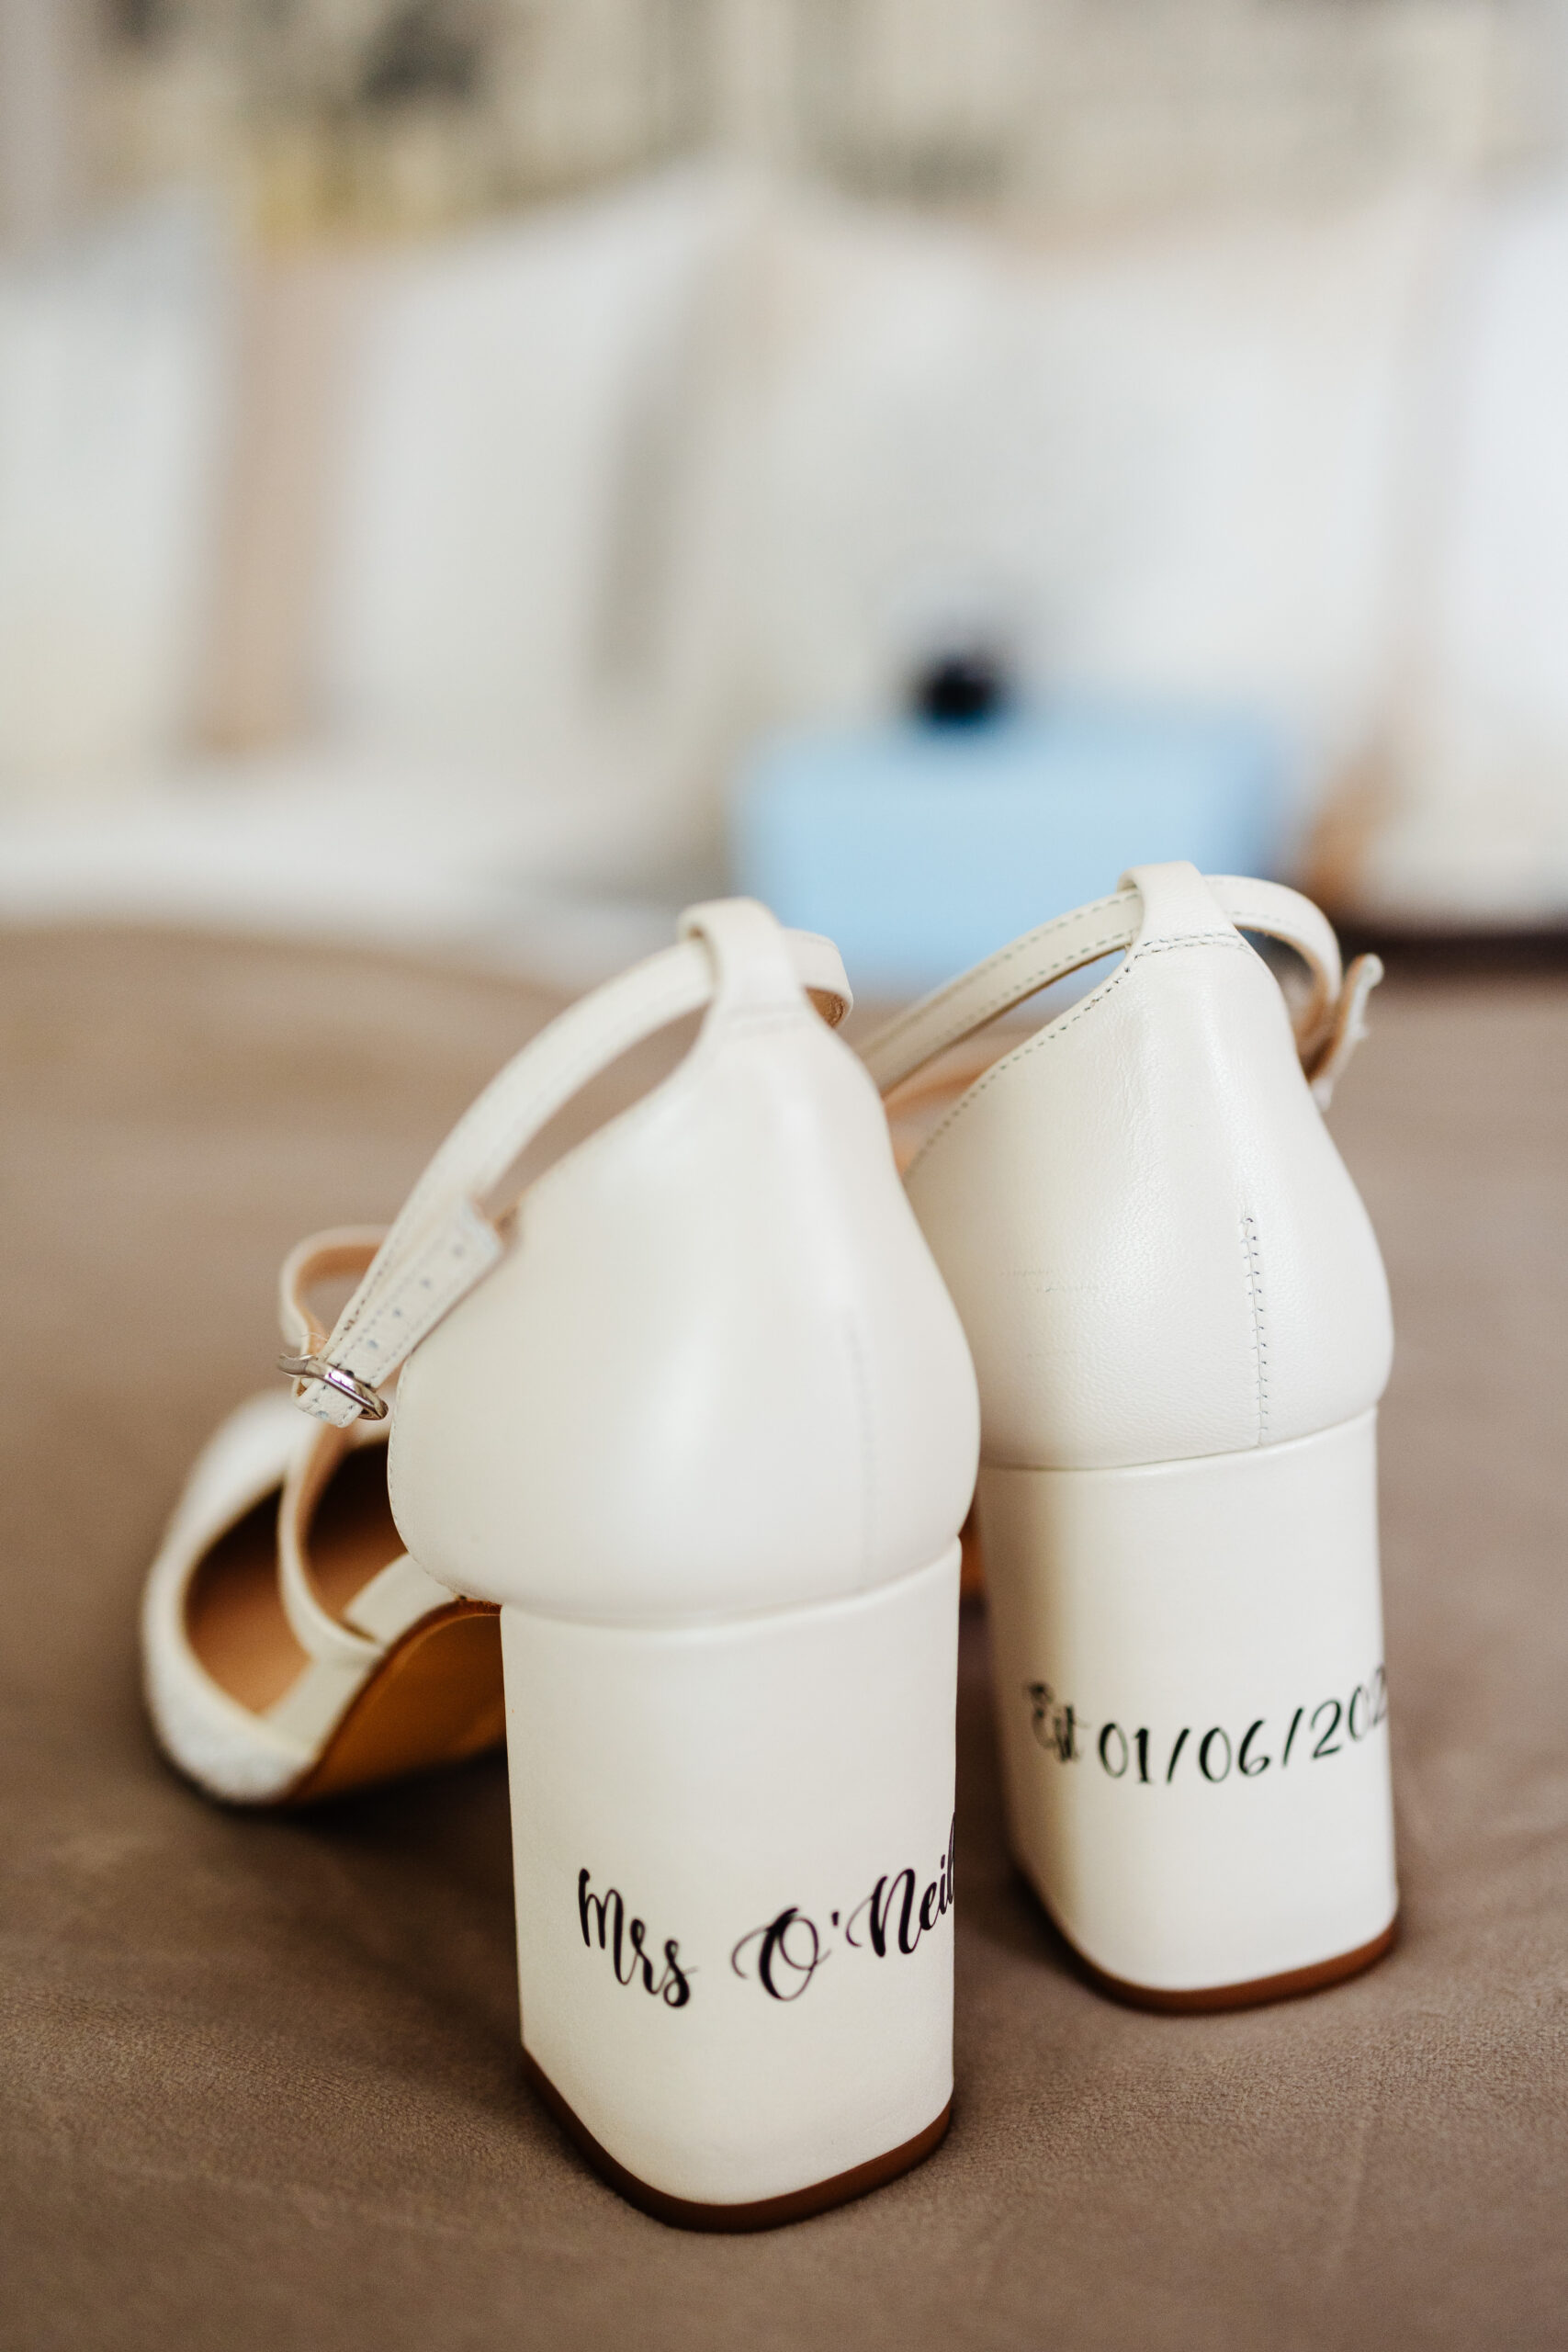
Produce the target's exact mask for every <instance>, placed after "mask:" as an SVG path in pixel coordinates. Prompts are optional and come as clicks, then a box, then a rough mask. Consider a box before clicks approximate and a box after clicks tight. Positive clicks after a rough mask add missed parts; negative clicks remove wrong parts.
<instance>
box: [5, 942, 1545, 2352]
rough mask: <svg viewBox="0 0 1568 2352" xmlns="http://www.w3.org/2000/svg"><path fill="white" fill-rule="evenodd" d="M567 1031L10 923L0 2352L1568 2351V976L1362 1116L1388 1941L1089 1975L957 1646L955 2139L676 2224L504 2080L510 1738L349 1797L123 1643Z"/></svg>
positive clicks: (431, 985)
mask: <svg viewBox="0 0 1568 2352" xmlns="http://www.w3.org/2000/svg"><path fill="white" fill-rule="evenodd" d="M546 1010H547V1006H546V1004H545V1002H544V1001H543V1000H541V999H539V998H536V997H530V996H529V995H528V994H526V993H525V992H524V991H521V990H519V989H515V988H513V987H510V986H507V985H504V984H502V983H500V982H494V983H492V982H489V981H485V980H480V979H474V978H465V977H461V976H453V975H450V974H441V973H436V972H431V971H426V970H423V969H420V968H417V967H412V966H400V965H398V964H396V963H392V962H386V963H380V964H378V963H374V962H371V961H369V960H367V959H364V958H357V957H349V956H343V957H333V956H328V955H316V956H308V957H303V958H302V957H299V956H289V955H287V954H285V953H283V952H281V951H278V950H274V949H270V948H259V947H245V946H235V945H215V944H203V943H200V942H197V941H190V940H179V939H168V938H158V937H135V936H128V937H115V936H112V935H106V934H96V935H79V936H65V935H58V934H55V935H39V936H36V937H30V938H29V937H16V936H13V937H8V938H4V939H0V1085H3V1090H4V1091H3V1100H4V1106H5V1130H4V1139H3V1142H4V1176H3V1193H0V1203H3V1216H4V1224H3V1227H0V1234H3V1240H4V1249H5V1273H6V1283H5V1291H4V1299H5V1324H4V1363H5V1369H4V1378H5V1384H6V1400H5V1410H4V1414H3V1416H0V1440H3V1444H4V1476H3V1477H0V1512H3V1513H4V1521H5V1541H4V1544H3V1547H0V1564H3V1571H4V1577H5V1587H4V1616H3V1619H0V1624H3V1627H4V1635H3V1644H0V1738H3V1741H4V1761H3V1768H0V1984H3V1993H0V1999H3V2004H4V2037H5V2038H4V2048H5V2075H4V2096H3V2098H0V2148H3V2155H0V2164H3V2166H4V2171H3V2177H0V2342H3V2343H4V2345H5V2346H7V2347H10V2346H16V2347H18V2348H20V2347H26V2352H55V2347H62V2352H63V2347H70V2352H81V2348H82V2347H94V2352H96V2347H121V2346H124V2347H136V2352H141V2348H142V2347H147V2352H152V2347H158V2348H159V2352H164V2347H168V2346H179V2347H181V2352H206V2347H209V2346H210V2347H223V2352H229V2347H233V2348H234V2352H280V2347H286V2348H287V2347H294V2346H301V2347H304V2346H310V2347H330V2352H336V2347H340V2346H341V2347H354V2348H355V2352H357V2347H360V2346H364V2347H366V2352H371V2347H374V2352H400V2347H403V2346H409V2347H415V2346H417V2347H420V2352H459V2347H462V2352H469V2347H473V2348H474V2352H479V2347H488V2346H528V2347H554V2346H593V2347H600V2346H604V2347H617V2352H665V2348H666V2347H668V2352H677V2347H680V2352H707V2347H712V2348H713V2352H720V2348H721V2347H722V2352H738V2348H739V2347H743V2352H782V2347H785V2346H790V2347H794V2346H813V2347H815V2346H824V2347H827V2346H832V2347H838V2346H845V2347H852V2352H882V2347H887V2352H919V2347H924V2346H933V2347H934V2346H944V2347H949V2346H951V2347H965V2346H1018V2347H1020V2352H1026V2348H1027V2352H1046V2347H1052V2348H1053V2352H1054V2347H1057V2346H1061V2347H1064V2352H1066V2347H1072V2348H1073V2352H1098V2347H1107V2352H1122V2347H1125V2348H1126V2352H1208V2347H1231V2346H1247V2347H1250V2346H1258V2347H1263V2346H1268V2347H1269V2352H1297V2347H1300V2352H1330V2348H1331V2347H1341V2346H1342V2347H1345V2352H1351V2347H1357V2352H1359V2347H1361V2346H1390V2347H1396V2352H1397V2347H1404V2346H1423V2347H1425V2346H1456V2347H1458V2346H1466V2347H1472V2346H1481V2347H1487V2352H1490V2347H1493V2346H1499V2347H1508V2352H1525V2347H1533V2346H1551V2345H1568V2144H1565V2143H1568V2002H1565V1999H1564V1992H1565V1987H1568V1606H1565V1602H1568V1412H1565V1409H1564V1407H1565V1401H1568V1248H1565V1244H1568V981H1563V980H1554V979H1551V978H1541V979H1537V980H1512V981H1505V980H1497V981H1492V982H1473V983H1471V984H1469V985H1461V984H1458V983H1455V982H1451V981H1442V980H1436V979H1426V980H1421V981H1416V980H1411V981H1410V982H1408V983H1406V984H1404V985H1403V986H1402V985H1401V984H1400V983H1399V981H1398V980H1397V978H1396V980H1395V981H1394V982H1393V984H1391V985H1390V986H1389V987H1388V988H1387V989H1384V991H1383V993H1382V998H1381V999H1380V1000H1379V1001H1378V1002H1377V1004H1376V1006H1375V1008H1374V1010H1375V1026H1374V1032H1373V1036H1372V1040H1371V1044H1370V1045H1369V1046H1367V1047H1366V1048H1365V1049H1364V1051H1363V1053H1362V1056H1361V1058H1360V1060H1359V1063H1358V1064H1357V1066H1356V1068H1355V1069H1354V1070H1353V1071H1352V1073H1351V1075H1350V1077H1349V1079H1348V1081H1347V1083H1346V1085H1345V1087H1344V1089H1343V1090H1342V1097H1341V1105H1340V1107H1339V1108H1338V1109H1337V1111H1336V1114H1335V1126H1336V1129H1337V1133H1338V1135H1339V1136H1340V1138H1341V1141H1342V1143H1343V1146H1344V1148H1345V1150H1346V1152H1347V1154H1348V1158H1349V1160H1350V1162H1351V1165H1352V1167H1353V1169H1354V1170H1355V1172H1356V1174H1357V1175H1358V1177H1359V1180H1360V1181H1361V1183H1362V1184H1363V1186H1364V1188H1365V1191H1366V1193H1367V1196H1368V1199H1369V1202H1370V1204H1371V1208H1372V1211H1373V1214H1374V1216H1375V1217H1376V1219H1377V1222H1378V1225H1379V1227H1380V1229H1381V1231H1382V1237H1383V1241H1384V1245H1385V1248H1386V1250H1387V1253H1388V1257H1389V1261H1390V1265H1391V1269H1392V1272H1393V1283H1394V1294H1395V1305H1396V1311H1397V1314H1398V1318H1399V1332H1400V1351H1399V1361H1398V1368H1397V1371H1396V1374H1395V1378H1394V1385H1393V1390H1392V1392H1391V1395H1390V1397H1389V1401H1388V1407H1387V1413H1386V1420H1385V1489H1384V1491H1385V1528H1386V1555H1387V1590H1388V1618H1389V1664H1390V1672H1391V1680H1392V1686H1393V1704H1394V1744H1395V1757H1396V1768H1397V1771H1398V1796H1399V1805H1400V1834H1401V1860H1402V1868H1403V1876H1404V1895H1405V1923H1406V1925H1405V1935H1404V1942H1403V1944H1402V1945H1401V1947H1400V1949H1399V1950H1398V1951H1397V1952H1396V1953H1395V1954H1394V1956H1393V1959H1392V1960H1390V1961H1389V1962H1386V1963H1385V1964H1384V1965H1383V1966H1382V1968H1381V1969H1379V1970H1378V1971H1376V1972H1375V1973H1373V1974H1371V1975H1370V1976H1368V1977H1366V1978H1364V1979H1362V1980H1361V1981H1359V1983H1356V1984H1353V1985H1348V1986H1346V1987H1344V1988H1342V1989H1340V1990H1338V1991H1337V1992H1333V1993H1330V1994H1327V1995H1325V1996H1320V1997H1319V1998H1317V1999H1315V2000H1312V2001H1306V2002H1301V2003H1298V2004H1296V2005H1294V2006H1289V2007H1280V2008H1276V2009H1271V2010H1260V2011H1255V2012H1253V2013H1251V2014H1248V2015H1243V2016H1236V2017H1231V2018H1217V2019H1202V2018H1152V2017H1144V2016H1140V2015H1136V2014H1134V2013H1132V2012H1130V2011H1126V2010H1122V2009H1119V2008H1116V2007H1111V2006H1110V2005H1108V2004H1107V2003H1106V2002H1104V2001H1103V2000H1101V1999H1100V1998H1099V1997H1098V1996H1096V1995H1094V1994H1093V1993H1091V1992H1089V1991H1088V1990H1087V1989H1085V1987H1084V1986H1082V1985H1080V1984H1079V1983H1078V1982H1077V1980H1076V1979H1075V1978H1074V1976H1073V1975H1072V1974H1071V1973H1070V1972H1069V1971H1068V1969H1067V1967H1066V1964H1065V1962H1064V1959H1063V1956H1062V1953H1061V1951H1060V1949H1059V1948H1058V1947H1057V1945H1056V1944H1055V1942H1054V1940H1053V1939H1052V1937H1051V1935H1050V1933H1049V1932H1048V1930H1047V1929H1046V1928H1045V1927H1044V1925H1043V1921H1042V1919H1041V1917H1040V1915H1039V1913H1038V1911H1037V1910H1036V1908H1035V1907H1034V1905H1033V1904H1032V1901H1031V1900H1030V1898H1029V1897H1028V1896H1027V1894H1025V1893H1024V1892H1023V1891H1022V1890H1021V1887H1020V1885H1019V1884H1018V1883H1017V1882H1016V1881H1015V1880H1014V1879H1013V1877H1012V1876H1011V1875H1010V1871H1009V1869H1008V1865H1007V1862H1006V1860H1005V1858H1004V1855H1003V1851H1002V1846H1001V1838H1000V1826H999V1815H998V1792H997V1781H996V1772H995V1768H994V1764H993V1759H992V1753H991V1744H990V1730H989V1714H988V1702H987V1693H986V1685H985V1661H984V1648H985V1625H984V1620H983V1617H981V1616H980V1615H978V1614H975V1615H973V1616H972V1617H971V1618H970V1620H969V1622H968V1623H967V1625H966V1630H965V1664H964V1690H963V1696H962V1704H961V1762H960V1774H961V1780H960V1805H961V1813H960V1823H961V1826H960V1852H961V1884H962V1902H961V1906H960V1912H959V1939H958V1986H959V2022H958V2093H957V2109H956V2120H955V2121H954V2124H953V2131H952V2135H951V2137H950V2139H949V2140H948V2142H947V2143H946V2145H945V2146H944V2147H943V2148H942V2150H941V2151H940V2152H939V2153H938V2154H937V2155H936V2156H935V2157H933V2158H932V2160H931V2162H930V2163H929V2164H928V2165H925V2166H924V2167H923V2168H922V2169H921V2170H919V2172H917V2173H915V2174H913V2175H911V2176H910V2177H908V2178H907V2179H906V2180H904V2181H902V2182H900V2183H898V2184H897V2186H895V2187H894V2188H890V2189H887V2190H885V2191H883V2192H882V2193H881V2194H880V2195H879V2196H877V2197H875V2198H874V2199H870V2200H868V2201H867V2202H865V2203H863V2204H862V2205H859V2206H856V2207H852V2208H849V2209H847V2210H844V2211H840V2212H838V2213H834V2214H831V2215H829V2216H826V2217H824V2218H823V2219H821V2220H818V2221H815V2222H807V2223H805V2224H802V2225H800V2226H798V2227H796V2228H795V2229H791V2230H786V2231H783V2232H779V2233H773V2234H772V2235H769V2236H763V2237H758V2238H752V2239H739V2240H715V2239H704V2238H694V2237H689V2236H685V2235H682V2234H680V2233H674V2232H671V2231H669V2230H665V2229H663V2228H661V2227H660V2225H659V2224H658V2223H657V2222H650V2221H648V2220H645V2219H644V2218H643V2216H642V2215H640V2214H638V2213H636V2212H634V2211H630V2210H629V2209H627V2208H626V2207H625V2206H623V2205H621V2204H620V2203H618V2202H617V2200H616V2199H615V2198H614V2197H613V2196H612V2195H611V2194H610V2192H609V2191H608V2190H606V2189H605V2188H602V2187H601V2186H600V2184H599V2182H598V2181H597V2180H596V2179H595V2178H594V2177H592V2175H591V2174H590V2173H589V2172H588V2171H587V2170H586V2169H585V2168H584V2166H583V2165H582V2164H581V2161H580V2160H579V2158H578V2156H577V2155H576V2154H574V2153H573V2151H572V2150H571V2148H570V2146H569V2145H568V2144H567V2143H565V2141H564V2140H563V2139H562V2137H561V2135H560V2133H559V2132H558V2130H557V2128H556V2126H555V2125H554V2124H553V2123H552V2122H551V2121H550V2120H548V2118H547V2116H546V2115H544V2114H543V2113H542V2112H541V2110H540V2109H538V2108H537V2107H536V2105H535V2104H534V2103H533V2101H532V2099H531V2098H530V2097H529V2096H528V2094H527V2093H526V2091H525V2089H524V2087H523V2085H522V2082H521V2079H520V2072H519V2064H518V2052H517V2021H516V1998H515V1992H514V1988H513V1974H512V1968H513V1962H512V1922H511V1916H510V1886H509V1863H508V1852H507V1837H506V1812H505V1790H504V1780H503V1773H502V1768H501V1767H500V1765H499V1764H494V1763H492V1764H486V1765H483V1766H480V1767H478V1768H473V1769H470V1770H466V1771H463V1772H460V1773H457V1774H455V1775H452V1776H450V1777H448V1778H446V1779H445V1780H443V1781H434V1782H429V1783H426V1784H424V1785H423V1786H418V1787H414V1788H412V1789H409V1790H406V1791H401V1792H393V1793H388V1794H385V1795H381V1796H378V1797H376V1798H373V1799H368V1800H360V1801H357V1802H354V1803H349V1804H343V1805H341V1806H339V1807H338V1808H337V1809H335V1810H333V1811H332V1812H329V1813H323V1814H321V1815H317V1816H314V1817H311V1818H305V1819H299V1820H289V1821H279V1822H266V1821H262V1822H257V1821H252V1820H246V1819H243V1818H239V1817H235V1816H232V1815H224V1814H222V1813H220V1812H217V1811H215V1810H214V1809H212V1808H211V1807H209V1805H207V1804H204V1803H203V1802H202V1801H201V1800H200V1799H199V1798H197V1797H196V1796H195V1795H193V1794H192V1793H191V1792H190V1791H189V1790H188V1789H186V1787H184V1786H183V1785H182V1784H181V1783H180V1782H179V1781H176V1780H175V1778H174V1777H173V1776H172V1775H171V1774H169V1773H168V1772H167V1771H166V1770H164V1767H163V1766H162V1765H161V1764H160V1762H159V1761H158V1759H157V1757H156V1756H155V1754H154V1752H153V1750H152V1746H151V1743H150V1741H149V1738H148V1736H147V1733H146V1730H145V1728H144V1725H143V1724H142V1720H141V1712H140V1707H139V1703H138V1698H137V1691H136V1671H135V1658H134V1645H133V1638H132V1612H133V1609H134V1604H135V1600H136V1594H137V1589H138V1585H139V1582H140V1578H141V1572H142V1569H143V1566H144V1564H145V1562H146V1560H147V1558H148V1556H149V1554H150V1552H151V1550H152V1545H153V1543H154V1540H155V1538H156V1535H157V1532H158V1529H159V1525H160V1521H161V1520H162V1518H163V1515H164V1512H165V1511H166V1510H167V1509H168V1507H169V1505H170V1503H171V1501H172V1499H173V1498H174V1495H175V1490H176V1487H177V1486H178V1483H179V1480H180V1477H181V1475H182V1472H183V1470H184V1467H185V1464H186V1461H187V1459H188V1457H189V1455H190V1453H191V1451H192V1449H193V1448H194V1447H195V1446H196V1444H197V1442H198V1441H199V1440H200V1438H201V1437H202V1436H203V1434H204V1433H205V1431H206V1430H208V1428H209V1426H210V1424H211V1423H212V1422H213V1421H214V1420H215V1419H217V1417H218V1416H219V1415H220V1413H221V1412H222V1411H224V1410H225V1409H226V1408H228V1407H229V1406H230V1405H231V1404H232V1403H233V1402H234V1401H235V1400H236V1399H237V1398H239V1397H241V1396H243V1394H244V1393H245V1392H246V1391H247V1390H248V1389H250V1388H251V1387H254V1386H256V1385H261V1384H262V1383H263V1382H265V1379H266V1378H267V1376H268V1369H269V1364H270V1361H271V1357H272V1353H273V1350H274V1347H275V1345H276V1342H275V1340H274V1339H273V1336H272V1329H271V1314H272V1306H271V1285H272V1279H273V1273H274V1270H275V1266H276V1261H277V1259H278V1256H279V1255H280V1253H281V1251H282V1250H283V1248H284V1247H285V1245H286V1244H287V1243H288V1242H289V1241H291V1240H292V1239H294V1238H296V1237H297V1236H298V1235H299V1233H300V1232H302V1231H304V1230H305V1229H307V1228H308V1227H311V1226H313V1225H317V1224H322V1223H326V1222H329V1221H334V1220H341V1219H344V1218H354V1219H358V1218H364V1217H371V1216H378V1215H382V1214H385V1213H389V1212H390V1211H391V1210H392V1209H393V1208H394V1207H395V1206H396V1205H397V1204H398V1201H399V1200H400V1196H401V1193H402V1192H403V1190H404V1188H405V1186H406V1185H407V1183H408V1182H409V1181H410V1179H411V1178H412V1176H413V1174H414V1173H415V1171H416V1170H417V1169H418V1167H419V1166H420V1164H421V1162H422V1160H423V1158H424V1156H425V1154H426V1153H427V1152H428V1151H429V1149H430V1148H432V1146H433V1145H434V1143H435V1142H436V1141H437V1140H438V1139H439V1137H440V1136H441V1134H442V1133H443V1131H444V1129H445V1127H446V1125H447V1123H448V1122H449V1120H450V1119H451V1118H452V1117H453V1116H454V1115H455V1114H456V1113H457V1111H458V1110H459V1109H461V1107H462V1106H463V1104H464V1103H466V1102H467V1100H468V1097H469V1095H470V1094H471V1093H472V1092H473V1091H474V1090H475V1089H476V1088H477V1086H478V1085H479V1082H480V1081H481V1080H483V1079H484V1078H486V1077H487V1076H488V1075H489V1074H490V1073H491V1070H492V1069H494V1067H495V1066H496V1065H497V1064H498V1063H499V1062H500V1061H501V1060H502V1058H503V1057H504V1056H505V1055H506V1054H507V1053H508V1052H509V1051H510V1050H511V1049H512V1048H513V1046H515V1045H516V1044H517V1043H518V1042H520V1041H521V1039H522V1037H523V1036H524V1035H525V1033H526V1032H527V1031H528V1030H529V1028H530V1027H531V1026H533V1025H535V1024H536V1023H537V1021H538V1020H539V1019H540V1018H541V1017H542V1015H543V1013H544V1012H545V1011H546Z"/></svg>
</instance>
